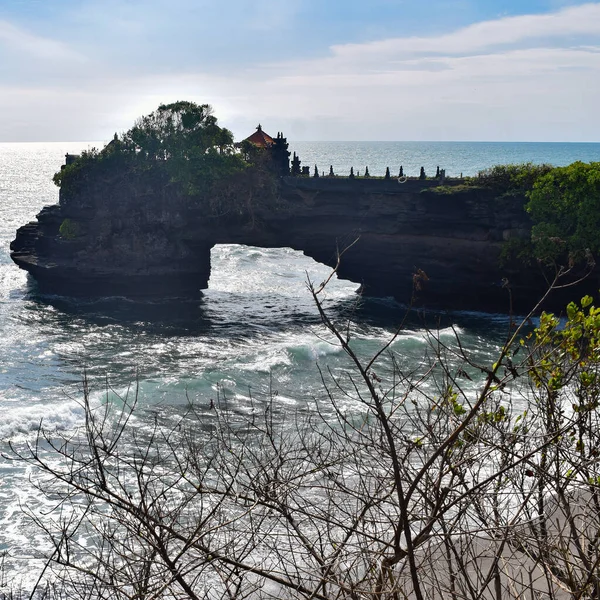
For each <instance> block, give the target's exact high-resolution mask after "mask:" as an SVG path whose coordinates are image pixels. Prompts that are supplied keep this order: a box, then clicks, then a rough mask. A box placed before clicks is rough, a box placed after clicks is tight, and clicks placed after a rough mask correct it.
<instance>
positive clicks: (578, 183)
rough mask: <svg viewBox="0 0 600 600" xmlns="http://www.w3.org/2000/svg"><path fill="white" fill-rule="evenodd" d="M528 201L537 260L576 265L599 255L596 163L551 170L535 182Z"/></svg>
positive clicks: (599, 179)
mask: <svg viewBox="0 0 600 600" xmlns="http://www.w3.org/2000/svg"><path fill="white" fill-rule="evenodd" d="M528 197H529V202H528V204H527V206H526V209H527V212H529V214H530V215H531V218H532V220H533V222H534V225H533V228H532V232H531V239H532V243H533V248H534V252H535V255H536V256H537V257H538V258H541V259H543V260H556V259H560V258H561V257H564V256H568V258H569V260H570V261H571V262H577V261H581V260H582V259H587V258H588V256H589V253H590V252H591V253H592V254H594V255H597V254H598V253H599V252H600V162H593V163H583V162H575V163H573V164H571V165H569V166H566V167H555V168H554V169H552V170H550V171H548V172H547V173H545V174H543V175H541V176H540V177H538V178H537V179H536V180H535V182H534V183H533V189H531V191H529V192H528Z"/></svg>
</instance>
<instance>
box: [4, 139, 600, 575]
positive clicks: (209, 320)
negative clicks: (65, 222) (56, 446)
mask: <svg viewBox="0 0 600 600" xmlns="http://www.w3.org/2000/svg"><path fill="white" fill-rule="evenodd" d="M89 145H90V144H86V143H82V144H75V143H69V144H61V143H55V144H0V332H1V336H0V411H2V419H1V420H0V451H6V450H7V446H6V442H7V440H9V439H12V440H13V441H14V442H15V443H16V444H17V445H19V444H20V445H23V444H25V443H27V441H30V440H31V439H33V436H34V435H35V432H36V431H37V429H38V427H39V424H40V422H42V421H43V423H44V426H46V427H48V428H50V429H51V430H56V431H63V432H65V431H70V430H72V429H73V428H75V427H77V426H78V425H81V423H82V418H83V413H82V409H81V400H82V393H81V387H82V386H81V381H82V377H83V372H84V370H85V371H86V372H87V374H88V377H89V379H90V382H91V385H92V390H93V395H94V398H95V399H96V400H99V399H100V398H101V397H103V395H104V393H105V391H106V385H107V382H108V385H109V386H110V387H111V388H114V389H115V390H116V391H120V392H124V391H125V390H126V389H127V388H128V386H131V385H132V383H134V382H135V381H136V377H137V379H138V380H139V387H140V405H141V410H142V413H141V414H142V416H143V415H144V414H145V413H144V412H143V411H144V410H146V409H150V408H151V409H152V410H153V411H157V410H158V411H161V412H162V413H164V414H166V415H168V414H170V413H172V412H177V410H178V409H179V408H180V407H182V406H184V405H185V404H186V403H187V402H188V401H189V400H191V401H193V402H195V403H197V404H198V405H200V406H209V404H210V401H211V399H213V398H214V397H215V395H216V394H217V391H218V390H220V392H221V393H222V392H223V391H225V392H226V394H227V396H228V398H230V401H231V402H232V403H233V405H234V406H235V407H236V410H238V411H239V412H240V413H241V414H246V413H248V412H251V411H252V410H255V409H256V407H257V406H260V405H261V403H262V402H265V401H266V399H267V397H268V394H269V388H270V386H271V385H274V386H275V388H276V390H277V393H278V396H277V402H279V403H280V404H281V406H284V407H286V408H288V409H289V410H290V411H296V410H308V408H307V407H310V406H312V405H314V402H315V401H316V402H321V401H323V402H324V401H325V400H326V399H325V395H324V391H323V386H322V383H321V380H320V376H319V371H318V368H319V367H320V368H321V369H327V368H329V369H331V370H332V371H333V372H343V371H344V370H345V369H347V368H348V363H347V361H346V358H345V356H344V355H343V353H342V352H341V350H340V348H339V347H338V346H337V345H336V344H335V343H333V341H332V339H331V338H330V337H329V336H327V335H326V334H325V332H324V330H323V327H322V326H321V324H320V321H319V318H318V314H317V310H316V308H315V306H314V302H313V301H312V299H311V297H310V294H309V293H308V290H307V287H306V278H307V274H308V277H310V278H311V279H312V280H314V281H317V282H320V281H322V280H323V279H324V278H325V277H326V276H327V274H328V269H327V268H326V267H324V266H323V265H319V264H317V263H315V262H314V261H312V260H311V259H309V258H307V257H305V256H304V255H302V253H299V252H295V251H292V250H290V249H288V248H281V249H262V248H249V247H243V246H219V247H216V248H215V249H213V253H212V275H211V280H210V283H209V289H208V290H206V293H205V296H204V298H203V299H202V300H201V301H200V302H199V303H194V304H190V305H177V306H162V305H144V306H142V305H134V304H131V303H128V302H123V301H116V300H106V301H101V302H93V303H87V304H86V303H73V302H71V301H69V300H68V299H64V298H40V297H39V296H38V295H37V294H36V289H35V285H34V283H33V282H31V281H30V280H28V278H27V276H26V275H25V273H24V272H23V271H20V270H19V269H18V268H17V267H16V266H15V265H14V264H13V263H12V261H11V260H10V257H9V243H10V241H11V240H12V239H13V237H14V233H15V230H16V228H17V227H18V226H20V225H22V224H24V223H26V222H27V221H29V220H31V219H33V218H34V217H35V214H36V213H37V212H38V211H39V210H40V209H41V208H42V207H43V206H44V205H47V204H53V203H55V202H57V201H58V191H57V189H56V188H55V187H54V185H53V184H52V182H51V177H52V174H53V173H54V172H55V171H56V170H57V169H58V168H59V167H60V165H61V164H62V161H63V157H64V154H65V153H66V152H78V151H80V150H81V149H84V148H86V147H88V146H89ZM290 147H291V149H292V150H295V151H297V152H298V153H299V154H300V157H301V159H302V161H303V164H309V165H314V164H315V163H316V164H318V165H319V168H321V167H322V168H323V170H326V171H328V170H329V165H330V164H331V165H333V167H334V170H335V171H337V172H339V173H341V174H344V173H345V172H349V169H350V166H354V167H355V168H356V170H357V171H358V170H359V169H364V167H365V166H368V167H369V170H370V172H371V174H372V175H377V174H381V175H382V174H383V173H384V172H385V167H386V166H390V168H392V170H394V169H396V168H399V165H400V164H402V165H403V166H404V169H405V172H406V173H407V174H409V175H410V174H418V170H419V168H420V166H424V167H425V169H426V171H427V172H430V173H431V174H433V172H435V168H436V166H437V165H438V164H439V165H440V167H441V168H446V172H447V173H448V174H455V175H457V174H460V173H461V172H462V173H463V174H465V175H472V174H475V173H476V172H477V171H478V170H480V169H483V168H487V167H489V166H492V165H494V164H498V163H505V162H529V161H531V162H548V163H551V164H556V165H560V164H568V163H570V162H572V161H574V160H586V161H588V160H598V159H600V144H506V143H502V144H491V143H481V144H473V143H416V142H414V143H411V142H398V143H387V142H386V143H376V142H369V143H367V142H362V143H356V144H352V143H348V142H343V143H342V142H319V143H309V142H302V143H300V142H298V143H291V145H290ZM311 171H312V167H311ZM356 288H357V284H356V283H353V282H348V281H335V280H334V281H333V282H332V284H331V285H330V286H329V288H328V293H327V307H328V310H330V311H331V314H332V315H333V316H334V317H335V318H336V319H338V320H339V321H340V322H345V319H347V318H349V319H350V320H351V323H352V329H353V331H354V334H353V335H354V344H355V347H356V349H357V351H358V352H359V353H360V354H361V355H362V356H365V357H366V356H369V355H370V354H372V353H374V352H376V351H377V349H378V348H380V347H381V345H382V344H383V343H385V341H386V340H388V339H389V336H390V335H391V332H392V331H393V330H394V329H395V327H396V326H397V324H398V323H399V322H400V321H401V319H402V317H403V316H404V308H403V307H402V306H401V305H399V304H397V303H396V302H394V301H392V300H390V299H380V300H375V299H371V300H365V301H363V302H361V303H360V304H359V305H356V300H357V296H356V293H355V290H356ZM423 318H424V319H425V322H424V321H423ZM425 325H432V326H434V327H435V328H440V330H441V335H442V336H446V339H447V340H448V341H451V340H452V338H453V335H454V330H456V331H459V332H460V334H461V336H462V341H463V344H464V345H466V346H467V347H468V348H469V349H470V351H471V352H473V353H474V356H476V358H477V359H478V360H481V361H483V362H493V360H494V357H495V352H496V350H497V348H498V344H499V343H500V340H502V338H503V336H504V335H505V334H506V331H507V329H508V326H509V323H508V320H507V319H506V318H505V317H502V316H493V315H481V314H479V315H477V314H460V313H458V314H457V313H454V314H448V315H444V314H435V315H434V314H429V315H425V317H418V318H415V319H413V320H411V321H410V322H409V325H408V326H407V327H406V329H405V330H404V331H403V333H402V334H401V335H400V336H399V337H398V339H397V340H396V342H395V343H394V346H393V349H394V351H395V352H396V353H397V355H398V356H400V357H402V360H403V363H404V364H405V365H406V366H407V368H413V367H416V366H418V365H419V364H421V362H422V359H423V355H424V353H425V351H426V349H427V333H426V329H425ZM452 327H454V330H453V329H452ZM388 366H389V365H388ZM476 384H477V383H476V382H473V383H472V385H473V386H476ZM348 409H349V410H354V407H353V406H352V404H349V406H348ZM142 418H143V417H142ZM0 461H2V463H1V464H0V473H1V479H0V550H6V551H7V552H8V558H7V561H8V562H7V564H8V565H10V569H11V570H13V571H14V573H17V574H20V575H22V576H24V577H26V576H27V574H29V575H31V576H35V573H36V572H35V569H33V568H31V565H32V564H37V563H35V562H34V563H32V562H31V560H32V558H35V557H36V556H38V553H39V551H40V549H42V550H43V549H44V547H45V546H44V542H43V540H41V539H40V538H37V537H36V536H35V533H34V531H33V530H32V529H31V526H30V524H29V523H28V522H27V521H26V520H25V519H24V518H23V515H22V511H21V509H20V507H21V506H22V505H23V504H26V505H28V506H30V507H34V508H36V507H37V509H39V510H41V509H42V508H43V505H42V504H40V503H41V502H42V499H41V498H40V497H39V494H37V493H36V491H35V490H34V489H32V488H31V485H30V482H29V479H28V476H27V475H28V474H27V472H26V471H25V470H24V469H23V468H22V467H21V466H20V465H18V464H15V463H10V462H7V461H6V460H5V459H0Z"/></svg>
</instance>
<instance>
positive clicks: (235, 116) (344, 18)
mask: <svg viewBox="0 0 600 600" xmlns="http://www.w3.org/2000/svg"><path fill="white" fill-rule="evenodd" d="M176 100H192V101H195V102H198V103H202V104H203V103H208V104H211V105H212V106H213V108H214V113H215V115H216V116H217V118H218V119H219V123H220V124H221V125H223V126H225V127H228V128H229V129H231V130H232V131H233V133H234V135H235V137H236V139H242V138H244V137H246V136H248V135H250V134H251V133H252V132H253V131H254V129H255V127H256V125H257V124H258V123H261V124H262V125H263V128H264V129H265V130H266V131H267V132H268V133H270V134H271V135H275V134H276V133H277V132H279V131H282V132H283V133H284V134H285V135H286V136H287V137H288V139H290V140H294V141H300V140H352V141H354V140H356V141H358V140H381V141H384V140H398V141H402V140H432V141H433V140H440V141H444V140H464V141H592V142H597V141H600V2H577V1H562V0H343V1H342V0H220V1H218V0H0V142H19V141H84V140H109V139H110V138H111V137H112V135H113V134H114V133H115V132H121V131H125V130H127V129H129V127H131V125H132V124H133V122H134V121H135V119H136V118H137V117H139V116H141V115H143V114H147V113H149V112H152V110H154V109H155V108H157V107H158V105H159V104H161V103H168V102H173V101H176Z"/></svg>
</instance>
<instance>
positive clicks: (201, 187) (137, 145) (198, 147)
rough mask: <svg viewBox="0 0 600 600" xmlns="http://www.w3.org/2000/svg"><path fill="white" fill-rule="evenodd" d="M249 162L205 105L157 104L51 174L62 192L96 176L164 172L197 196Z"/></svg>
mask: <svg viewBox="0 0 600 600" xmlns="http://www.w3.org/2000/svg"><path fill="white" fill-rule="evenodd" d="M246 167H247V164H246V163H245V161H244V160H243V159H242V157H241V156H240V155H239V154H237V153H236V152H235V151H234V146H233V134H232V133H231V131H229V130H228V129H226V128H223V127H220V126H219V125H218V123H217V119H216V117H215V116H214V115H213V113H212V108H211V107H210V106H209V105H208V104H201V105H199V104H196V103H194V102H187V101H179V102H174V103H172V104H161V105H160V106H159V107H158V109H157V110H155V111H154V112H152V113H150V114H149V115H146V116H143V117H141V118H139V119H138V120H137V121H136V122H135V124H134V126H133V127H132V128H131V129H129V131H127V132H125V133H123V134H122V135H121V136H118V137H115V139H114V140H113V141H112V142H110V143H109V144H108V145H107V146H106V147H105V148H104V149H103V150H102V151H97V150H95V149H92V150H91V151H89V152H84V153H83V154H82V155H81V156H80V157H79V158H78V159H77V160H75V161H74V162H73V163H72V164H69V165H67V166H66V167H63V169H62V170H61V171H59V172H58V173H56V175H55V176H54V182H55V183H56V184H57V185H59V186H60V187H61V188H62V189H63V191H66V192H68V190H69V188H71V187H77V185H78V184H80V183H82V181H83V180H90V179H93V177H94V175H97V174H102V173H104V174H113V175H114V174H118V173H121V174H124V173H127V172H131V171H135V172H139V171H140V169H141V170H142V171H155V172H163V173H164V174H165V175H166V176H167V178H168V180H169V181H171V182H172V183H176V184H178V185H179V186H181V188H182V190H183V191H184V193H186V194H188V195H192V196H194V195H201V194H203V193H206V192H207V191H209V190H210V189H211V188H212V186H213V184H214V183H215V182H217V181H219V180H221V179H223V178H226V177H228V176H231V175H233V174H235V173H238V172H241V171H243V170H244V169H245V168H246Z"/></svg>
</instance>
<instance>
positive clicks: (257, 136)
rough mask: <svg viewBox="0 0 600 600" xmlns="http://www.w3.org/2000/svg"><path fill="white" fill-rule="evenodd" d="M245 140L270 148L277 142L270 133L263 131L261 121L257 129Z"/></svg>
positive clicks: (260, 146)
mask: <svg viewBox="0 0 600 600" xmlns="http://www.w3.org/2000/svg"><path fill="white" fill-rule="evenodd" d="M243 141H244V142H250V143H251V144H254V145H255V146H257V147H259V148H270V147H271V146H272V145H273V144H274V143H275V140H274V139H273V138H272V137H271V136H270V135H269V134H268V133H265V132H264V131H263V128H262V127H261V125H260V123H259V124H258V127H257V128H256V131H255V132H254V133H253V134H252V135H251V136H249V137H247V138H246V139H245V140H243Z"/></svg>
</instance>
